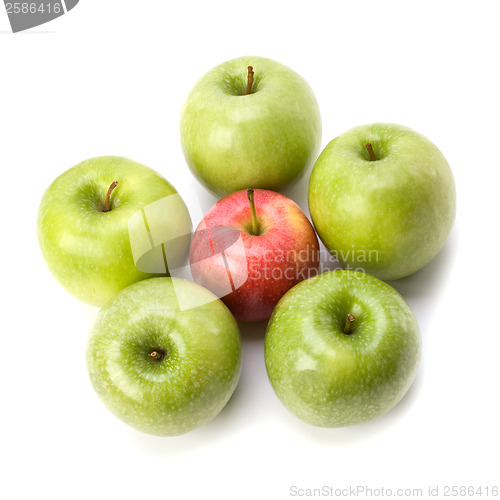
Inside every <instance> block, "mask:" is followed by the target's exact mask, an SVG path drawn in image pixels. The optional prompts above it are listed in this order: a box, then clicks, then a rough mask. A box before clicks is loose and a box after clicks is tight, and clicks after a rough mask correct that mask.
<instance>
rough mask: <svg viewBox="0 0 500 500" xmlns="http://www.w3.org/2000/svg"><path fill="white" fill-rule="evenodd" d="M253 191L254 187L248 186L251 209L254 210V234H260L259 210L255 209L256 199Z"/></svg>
mask: <svg viewBox="0 0 500 500" xmlns="http://www.w3.org/2000/svg"><path fill="white" fill-rule="evenodd" d="M253 191H254V190H253V188H248V189H247V196H248V201H249V203H250V210H251V211H252V234H253V235H254V236H258V235H259V224H258V222H257V212H256V211H255V200H254V193H253Z"/></svg>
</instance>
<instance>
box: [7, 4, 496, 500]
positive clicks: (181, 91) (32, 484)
mask: <svg viewBox="0 0 500 500" xmlns="http://www.w3.org/2000/svg"><path fill="white" fill-rule="evenodd" d="M496 6H497V2H495V1H482V0H475V1H474V2H461V1H453V2H447V1H441V2H438V1H435V0H434V1H426V0H420V1H419V2H414V3H410V2H403V1H383V0H381V1H369V2H368V1H365V2H363V1H351V2H347V1H329V2H327V1H314V0H309V1H308V2H305V1H301V2H294V1H290V0H289V1H287V2H278V1H274V2H273V1H271V0H267V1H260V0H253V1H252V2H237V1H234V0H233V1H216V0H213V1H210V2H206V1H205V2H203V1H196V2H195V1H192V2H161V1H158V0H140V1H139V0H135V1H132V0H106V1H105V2H103V1H97V0H81V2H80V4H79V5H78V6H77V7H76V8H75V9H74V10H72V11H71V12H70V13H68V14H67V15H65V16H63V17H61V18H60V19H57V20H56V21H54V22H51V23H49V24H46V25H44V26H40V27H39V28H35V29H33V30H31V31H29V32H25V33H19V34H16V35H13V34H10V33H9V29H10V28H9V24H8V20H7V16H6V15H5V13H4V9H3V7H2V12H0V32H1V33H0V76H1V77H0V168H1V182H2V183H1V191H2V197H1V202H2V208H3V216H2V219H1V220H2V225H3V227H2V231H1V234H2V245H1V248H0V252H1V264H2V274H1V278H2V289H3V292H4V294H3V300H2V314H1V323H0V324H1V345H0V357H1V362H0V383H1V410H0V419H1V425H0V438H1V443H0V453H1V455H2V459H6V460H7V461H6V462H5V461H4V465H3V466H2V479H1V481H0V496H1V497H2V498H5V499H17V498H20V499H28V498H30V499H31V498H33V499H36V498H50V499H67V498H97V499H107V498H120V499H129V498H145V497H146V498H147V497H149V498H157V499H167V498H169V499H170V498H174V499H191V498H220V499H235V498H238V499H247V498H248V499H255V498H265V499H267V498H269V499H271V498H272V499H286V498H290V493H292V492H293V491H292V490H291V487H294V486H296V487H298V488H303V489H305V488H321V487H322V486H332V487H334V488H349V487H350V486H353V487H355V486H358V485H359V486H368V487H371V488H374V489H375V488H381V487H384V488H386V489H387V488H390V489H391V490H392V492H393V495H396V493H397V492H396V490H397V488H422V489H423V492H424V496H426V495H427V489H428V487H429V486H439V487H440V488H441V492H443V488H444V487H445V486H447V485H449V486H452V485H458V486H460V485H465V486H468V485H472V486H475V487H479V486H483V487H484V486H490V487H491V486H492V485H494V484H496V485H499V483H500V477H499V470H500V467H499V465H500V464H499V452H498V450H499V448H500V439H499V430H498V422H499V421H500V414H499V410H498V399H499V397H498V396H499V381H500V377H499V375H500V370H499V365H500V363H499V352H500V328H499V326H498V317H497V316H496V314H498V312H499V311H498V302H499V291H498V286H497V284H498V280H499V278H500V276H499V271H498V241H499V238H498V237H497V235H498V233H499V225H498V215H499V208H498V203H499V200H498V196H497V193H498V186H497V182H498V179H499V175H498V171H499V169H500V141H499V138H500V130H499V121H498V116H499V115H500V105H499V101H500V100H499V90H500V78H499V71H498V67H499V52H498V50H499V48H500V34H499V30H498V16H497V15H496V12H495V9H494V7H496ZM245 54H255V55H261V56H266V57H270V58H274V59H276V60H279V61H281V62H283V63H285V64H287V65H289V66H291V67H292V68H293V69H295V70H296V71H297V72H298V73H300V74H301V75H302V76H304V78H306V80H307V81H308V82H309V83H310V85H311V86H312V88H313V89H314V91H315V93H316V96H317V98H318V101H319V104H320V108H321V110H322V118H323V141H322V145H323V146H325V145H326V144H327V143H328V142H329V141H330V140H331V139H333V138H334V137H335V136H337V135H338V134H340V133H342V132H344V131H346V130H348V129H349V128H351V127H352V126H355V125H361V124H364V123H370V122H373V121H393V122H396V123H400V124H402V125H406V126H409V127H412V128H414V129H416V130H417V131H419V132H421V133H423V134H424V135H426V136H428V137H429V138H430V139H431V140H432V141H433V142H435V143H436V145H438V147H439V148H440V149H441V150H442V152H443V153H444V155H445V156H446V157H447V159H448V161H449V163H450V165H451V166H452V169H453V172H454V174H455V179H456V183H457V192H458V212H457V220H456V224H455V227H454V229H453V231H452V233H451V235H450V237H449V240H448V242H447V244H446V246H445V248H444V249H443V250H442V252H441V253H440V254H439V255H438V257H437V258H436V259H435V260H434V261H433V262H432V263H431V264H429V265H428V266H427V267H426V268H424V269H423V270H422V271H420V272H418V273H416V274H415V275H413V276H411V277H409V278H406V279H403V280H400V281H399V282H397V283H395V286H396V288H397V289H398V290H399V291H400V292H401V293H402V294H403V295H404V297H405V298H406V299H407V300H408V302H409V303H410V305H411V306H412V308H413V309H414V311H415V314H416V316H417V319H418V321H419V323H420V326H421V331H422V338H423V359H422V364H421V368H420V370H419V373H418V376H417V378H416V381H415V383H414V386H413V387H412V389H411V390H410V392H409V393H408V395H407V396H406V397H405V398H404V400H403V401H402V402H401V403H400V404H399V405H398V406H397V407H396V408H395V409H394V410H393V411H391V412H390V413H388V414H387V415H385V416H383V417H381V418H380V419H378V420H376V421H373V422H371V423H367V424H363V425H359V426H356V427H351V428H344V429H320V428H315V427H311V426H309V425H307V424H304V423H302V422H301V421H299V420H297V419H296V418H295V417H294V416H292V415H291V414H289V413H288V412H287V411H286V410H285V409H284V408H283V407H282V406H281V404H280V403H279V401H278V400H277V398H276V397H275V395H274V393H273V392H272V389H271V386H270V384H269V382H268V380H267V376H266V373H265V366H264V360H263V336H264V326H263V325H258V326H256V327H255V326H253V327H252V326H243V327H242V337H243V370H242V375H241V380H240V384H239V386H238V389H237V391H236V392H235V394H234V396H233V398H232V400H231V401H230V403H229V404H228V406H227V407H226V408H225V409H224V410H223V412H222V413H221V414H220V415H219V416H218V417H217V418H216V419H215V420H213V421H212V422H211V423H209V424H207V425H206V426H204V427H202V428H200V429H198V430H196V431H194V432H192V433H190V434H187V435H184V436H180V437H175V438H158V437H153V436H148V435H145V434H142V433H140V432H137V431H135V430H133V429H131V428H129V427H127V426H126V425H125V424H123V423H122V422H121V421H119V420H117V419H116V418H115V417H114V416H113V415H112V414H111V413H109V412H108V410H107V409H106V408H105V407H104V406H103V405H102V404H101V403H100V401H99V400H98V399H97V397H96V396H95V394H94V392H93V390H92V387H91V385H90V382H89V380H88V377H87V372H86V365H85V359H84V347H85V342H86V336H87V333H88V330H89V328H90V325H91V324H92V321H93V319H94V317H95V315H96V312H97V309H95V308H93V307H91V306H87V305H85V304H82V303H79V302H78V301H76V299H74V298H73V297H71V296H69V295H68V294H67V293H66V292H64V291H63V289H62V288H61V287H60V286H59V285H58V284H57V283H56V282H55V280H54V279H53V278H52V276H51V275H50V273H49V272H48V270H47V268H46V267H45V264H44V261H43V259H42V257H41V254H40V251H39V248H38V243H37V240H36V234H35V221H36V213H37V207H38V204H39V201H40V198H41V195H42V193H43V191H44V189H45V188H46V187H47V186H48V185H49V184H50V182H51V181H52V180H53V179H54V178H55V177H56V176H58V175H59V174H60V173H62V172H63V171H64V170H66V169H67V168H69V167H71V166H73V165H75V164H76V163H79V162H80V161H82V160H83V159H86V158H90V157H93V156H98V155H103V154H116V155H122V156H127V157H130V158H133V159H135V160H137V161H140V162H142V163H145V164H146V165H149V166H150V167H152V168H154V169H156V170H158V171H159V172H161V173H162V174H163V175H164V176H166V177H167V179H169V181H170V182H172V183H173V184H174V186H176V188H177V189H178V191H179V192H180V194H181V195H182V196H183V198H184V199H185V200H186V202H187V203H188V206H189V207H190V209H191V210H192V211H193V214H194V213H198V211H199V210H200V209H203V210H205V209H208V208H209V206H210V205H211V204H212V203H213V202H214V201H215V199H214V198H213V197H212V196H211V195H209V194H208V193H207V192H206V191H204V190H203V189H202V188H201V187H199V186H198V185H197V183H196V181H195V180H194V178H193V177H192V175H191V173H190V171H189V169H188V168H187V166H186V164H185V162H184V158H183V156H182V152H181V148H180V142H179V130H178V124H179V113H180V109H181V106H182V103H183V101H184V99H185V97H186V96H187V93H188V92H189V90H190V88H191V86H192V85H193V84H194V82H195V81H196V80H197V79H198V78H199V77H200V76H202V75H203V74H204V73H205V72H206V71H207V70H208V69H209V68H211V67H212V66H214V65H216V64H218V63H220V62H223V61H225V60H227V59H230V58H232V57H236V56H239V55H245ZM306 188H307V182H303V183H302V184H301V185H299V186H297V187H296V188H295V189H294V190H293V191H292V192H290V193H289V195H290V196H291V197H292V198H294V199H295V200H296V201H297V202H298V203H299V204H300V205H301V206H302V208H303V209H304V210H306V211H307V200H306V194H305V193H306ZM197 222H198V221H197V220H196V221H195V223H197ZM484 491H485V490H483V493H484ZM302 493H306V491H303V492H302ZM374 494H375V493H374ZM482 498H484V495H483V497H482Z"/></svg>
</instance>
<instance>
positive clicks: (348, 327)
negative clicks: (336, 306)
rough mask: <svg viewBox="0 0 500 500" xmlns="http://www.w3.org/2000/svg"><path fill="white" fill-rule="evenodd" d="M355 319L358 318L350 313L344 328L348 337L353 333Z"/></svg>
mask: <svg viewBox="0 0 500 500" xmlns="http://www.w3.org/2000/svg"><path fill="white" fill-rule="evenodd" d="M355 319H356V318H355V317H354V316H353V315H352V314H351V313H349V314H348V315H347V318H346V320H345V326H344V333H345V334H346V335H349V334H350V333H351V326H352V324H353V323H354V320H355Z"/></svg>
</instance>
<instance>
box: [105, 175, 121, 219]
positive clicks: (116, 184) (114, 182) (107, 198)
mask: <svg viewBox="0 0 500 500" xmlns="http://www.w3.org/2000/svg"><path fill="white" fill-rule="evenodd" d="M116 186H118V181H113V182H112V183H111V186H109V189H108V192H107V193H106V199H105V201H104V208H103V209H102V211H103V212H109V210H110V207H109V199H110V198H111V193H112V192H113V189H115V187H116Z"/></svg>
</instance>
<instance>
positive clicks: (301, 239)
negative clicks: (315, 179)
mask: <svg viewBox="0 0 500 500" xmlns="http://www.w3.org/2000/svg"><path fill="white" fill-rule="evenodd" d="M189 260H190V265H191V273H192V275H193V279H194V280H195V281H196V282H197V283H198V284H200V285H202V286H204V287H206V288H208V289H209V290H211V291H212V292H213V293H215V294H216V295H217V296H218V297H220V298H221V299H222V300H223V302H224V303H225V304H226V305H227V306H228V308H229V309H230V310H231V312H232V313H233V314H234V316H235V317H236V318H237V319H239V320H242V321H260V320H265V319H269V318H270V316H271V313H272V312H273V309H274V306H275V305H276V304H277V303H278V301H279V299H280V298H281V297H282V296H283V295H284V294H285V292H287V291H288V290H289V289H290V288H292V287H293V286H294V285H296V284H297V283H298V282H299V281H302V280H303V279H306V278H309V277H310V276H314V275H315V274H317V273H318V269H319V244H318V239H317V237H316V233H315V231H314V229H313V227H312V224H311V223H310V222H309V220H308V218H307V217H306V216H305V214H304V213H303V212H302V210H301V209H300V207H299V206H298V205H297V204H296V203H295V202H294V201H293V200H291V199H290V198H287V197H286V196H283V195H282V194H280V193H276V192H274V191H268V190H264V189H255V190H253V189H248V190H242V191H237V192H235V193H232V194H230V195H228V196H226V197H225V198H222V199H221V200H220V201H218V202H217V203H216V204H215V205H214V206H213V207H212V208H211V209H210V210H209V211H208V212H207V213H206V215H205V217H204V218H203V220H202V221H201V222H200V224H199V226H198V227H197V229H196V231H195V233H194V235H193V239H192V241H191V248H190V253H189Z"/></svg>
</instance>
